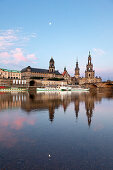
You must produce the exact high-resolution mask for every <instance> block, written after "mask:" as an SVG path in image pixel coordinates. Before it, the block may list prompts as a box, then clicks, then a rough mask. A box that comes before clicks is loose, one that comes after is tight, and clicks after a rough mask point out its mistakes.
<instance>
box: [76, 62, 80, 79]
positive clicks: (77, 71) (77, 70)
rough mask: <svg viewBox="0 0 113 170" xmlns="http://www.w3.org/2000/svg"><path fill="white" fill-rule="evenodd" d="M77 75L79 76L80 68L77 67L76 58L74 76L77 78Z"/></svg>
mask: <svg viewBox="0 0 113 170" xmlns="http://www.w3.org/2000/svg"><path fill="white" fill-rule="evenodd" d="M79 76H80V69H79V66H78V60H77V62H76V68H75V78H79Z"/></svg>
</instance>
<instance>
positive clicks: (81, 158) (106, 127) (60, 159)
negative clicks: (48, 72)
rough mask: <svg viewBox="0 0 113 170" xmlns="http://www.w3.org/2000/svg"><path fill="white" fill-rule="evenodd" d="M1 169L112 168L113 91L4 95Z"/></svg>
mask: <svg viewBox="0 0 113 170" xmlns="http://www.w3.org/2000/svg"><path fill="white" fill-rule="evenodd" d="M0 169H5V170H24V169H26V170H46V169H47V170H75V169H77V170H112V169H113V95H112V93H111V92H109V93H108V92H106V93H75V92H74V93H71V92H54V93H50V92H45V93H43V92H41V93H37V94H29V93H17V94H16V93H4V94H2V93H1V94H0Z"/></svg>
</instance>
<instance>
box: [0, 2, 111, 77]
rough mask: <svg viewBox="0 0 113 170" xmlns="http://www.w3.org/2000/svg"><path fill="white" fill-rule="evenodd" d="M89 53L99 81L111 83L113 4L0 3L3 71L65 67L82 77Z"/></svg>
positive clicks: (61, 69) (0, 50) (0, 55)
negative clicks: (51, 66) (53, 62)
mask: <svg viewBox="0 0 113 170" xmlns="http://www.w3.org/2000/svg"><path fill="white" fill-rule="evenodd" d="M89 50H90V51H91V54H92V60H93V64H94V69H95V71H96V75H100V76H102V78H103V79H113V66H112V63H113V0H0V60H1V63H0V67H5V68H10V69H15V68H17V69H22V68H23V67H25V66H28V65H31V66H32V67H39V68H48V64H49V59H50V57H51V56H53V58H54V59H55V66H56V69H57V70H59V71H61V72H62V71H63V68H64V66H66V67H67V70H68V71H69V73H70V74H71V75H74V68H75V63H76V58H77V57H78V60H79V66H80V69H81V75H83V73H84V71H85V67H86V64H87V57H88V51H89Z"/></svg>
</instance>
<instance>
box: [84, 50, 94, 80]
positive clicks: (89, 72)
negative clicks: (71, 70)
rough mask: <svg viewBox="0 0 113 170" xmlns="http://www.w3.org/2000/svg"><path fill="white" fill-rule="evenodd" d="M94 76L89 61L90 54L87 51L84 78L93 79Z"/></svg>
mask: <svg viewBox="0 0 113 170" xmlns="http://www.w3.org/2000/svg"><path fill="white" fill-rule="evenodd" d="M94 77H95V71H94V70H93V64H92V62H91V54H90V51H89V56H88V64H87V65H86V71H85V78H90V79H93V78H94Z"/></svg>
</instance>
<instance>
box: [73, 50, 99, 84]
mask: <svg viewBox="0 0 113 170" xmlns="http://www.w3.org/2000/svg"><path fill="white" fill-rule="evenodd" d="M73 82H74V83H75V84H79V85H82V84H87V83H99V82H102V79H101V77H97V76H96V77H95V70H93V64H92V58H91V54H90V51H89V56H88V64H87V65H86V70H85V77H80V68H79V66H78V61H77V62H76V68H75V77H74V78H73Z"/></svg>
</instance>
